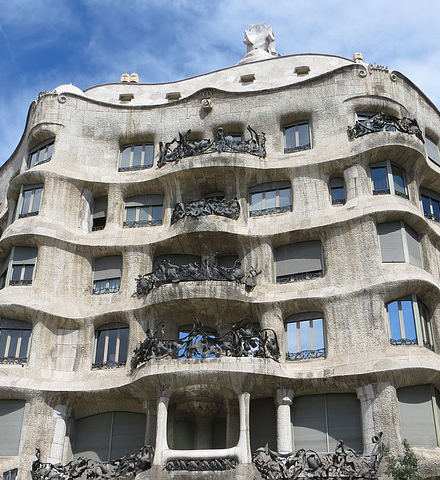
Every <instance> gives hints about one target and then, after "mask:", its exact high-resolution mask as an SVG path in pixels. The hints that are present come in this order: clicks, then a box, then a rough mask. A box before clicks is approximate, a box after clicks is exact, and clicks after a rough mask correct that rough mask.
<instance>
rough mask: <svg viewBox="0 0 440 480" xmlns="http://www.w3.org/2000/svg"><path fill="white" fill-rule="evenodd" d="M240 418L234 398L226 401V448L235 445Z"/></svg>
mask: <svg viewBox="0 0 440 480" xmlns="http://www.w3.org/2000/svg"><path fill="white" fill-rule="evenodd" d="M239 425H240V417H239V411H238V402H237V399H236V398H231V399H228V400H227V401H226V447H227V448H229V447H233V446H234V445H237V441H238V437H239V428H238V427H239Z"/></svg>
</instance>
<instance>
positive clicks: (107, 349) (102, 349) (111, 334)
mask: <svg viewBox="0 0 440 480" xmlns="http://www.w3.org/2000/svg"><path fill="white" fill-rule="evenodd" d="M128 334H129V329H128V325H127V324H125V323H108V324H106V325H103V326H102V327H99V328H98V329H97V330H96V332H95V359H94V362H93V367H97V368H100V367H109V368H112V367H121V366H124V365H125V364H126V362H127V351H128Z"/></svg>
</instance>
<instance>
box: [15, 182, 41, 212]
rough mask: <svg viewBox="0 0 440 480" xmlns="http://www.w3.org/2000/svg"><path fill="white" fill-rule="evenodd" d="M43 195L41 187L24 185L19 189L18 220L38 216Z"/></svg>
mask: <svg viewBox="0 0 440 480" xmlns="http://www.w3.org/2000/svg"><path fill="white" fill-rule="evenodd" d="M42 195H43V185H26V186H23V187H22V189H21V195H20V201H19V214H18V218H24V217H31V216H33V215H38V212H39V211H40V205H41V196H42Z"/></svg>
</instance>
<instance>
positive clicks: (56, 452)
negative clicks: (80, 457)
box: [47, 405, 68, 464]
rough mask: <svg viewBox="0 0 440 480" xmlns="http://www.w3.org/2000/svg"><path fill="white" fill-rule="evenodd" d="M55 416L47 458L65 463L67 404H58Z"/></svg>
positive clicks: (54, 412) (54, 411)
mask: <svg viewBox="0 0 440 480" xmlns="http://www.w3.org/2000/svg"><path fill="white" fill-rule="evenodd" d="M53 418H54V419H55V428H54V433H53V438H52V445H51V447H50V454H49V457H48V458H47V462H48V463H52V464H56V463H63V453H64V440H65V438H66V430H67V419H68V415H67V406H66V405H57V406H56V407H55V408H54V410H53Z"/></svg>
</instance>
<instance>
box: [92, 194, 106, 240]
mask: <svg viewBox="0 0 440 480" xmlns="http://www.w3.org/2000/svg"><path fill="white" fill-rule="evenodd" d="M106 220H107V197H98V198H95V201H94V204H93V215H92V221H93V223H92V232H96V231H98V230H103V229H104V228H105V223H106Z"/></svg>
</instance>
